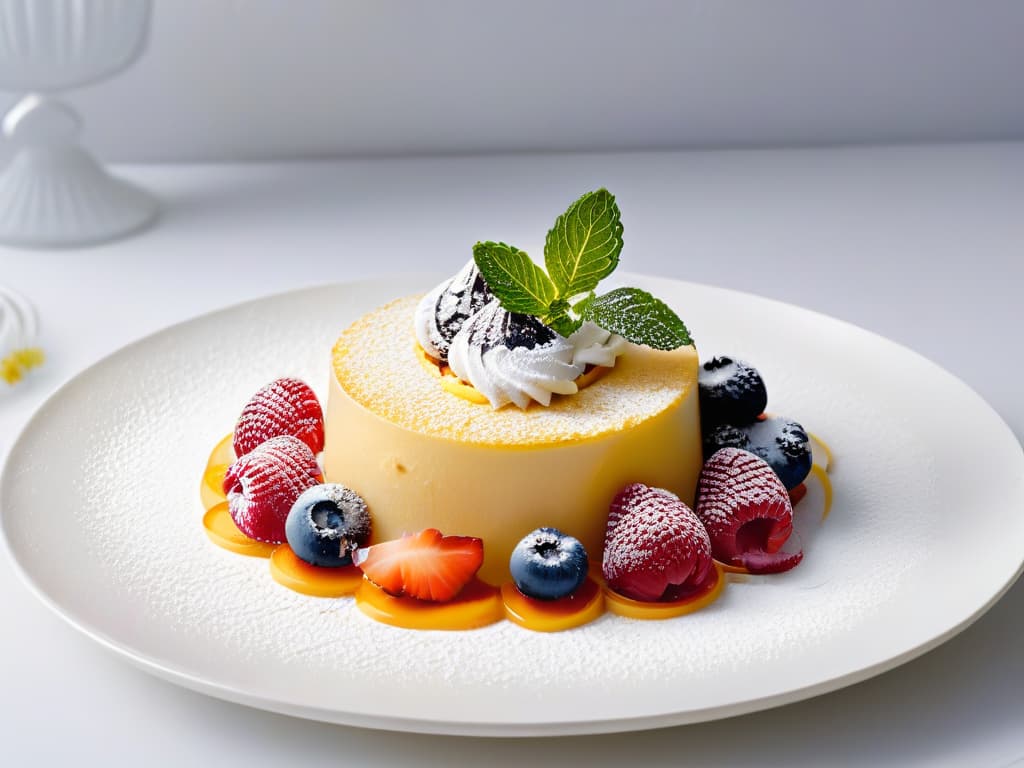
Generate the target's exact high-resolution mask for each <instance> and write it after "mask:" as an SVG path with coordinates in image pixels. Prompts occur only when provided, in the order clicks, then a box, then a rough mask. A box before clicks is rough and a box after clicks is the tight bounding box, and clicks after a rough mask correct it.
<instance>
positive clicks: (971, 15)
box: [4, 0, 1024, 160]
mask: <svg viewBox="0 0 1024 768" xmlns="http://www.w3.org/2000/svg"><path fill="white" fill-rule="evenodd" d="M1022 41H1024V2H1014V1H1013V0H749V1H744V0H680V1H679V2H666V1H665V0H634V1H633V2H625V1H624V0H623V1H621V2H615V3H613V2H600V1H598V0H590V1H589V2H588V1H587V0H560V1H556V0H548V1H544V0H517V1H516V2H508V1H503V2H493V1H491V2H484V1H483V0H432V1H430V2H414V1H413V0H406V1H405V2H400V1H399V0H235V1H234V2H228V1H227V0H156V7H155V12H154V18H153V28H152V36H151V44H150V47H149V50H148V51H147V53H146V54H145V55H144V57H143V58H142V59H141V60H140V61H139V62H138V64H137V65H136V66H135V68H133V69H132V70H131V71H129V72H126V73H124V74H122V75H120V76H118V77H117V78H115V79H113V80H110V81H107V82H105V83H101V84H98V85H95V86H91V87H89V88H86V89H83V90H81V91H79V92H75V93H73V95H72V97H71V100H72V101H73V102H74V103H75V104H76V105H78V106H79V107H80V108H81V111H82V112H83V114H84V116H85V118H86V123H87V126H88V132H87V136H86V138H87V142H88V143H89V144H90V145H91V146H93V147H95V148H96V149H98V150H99V151H100V152H101V153H102V154H104V155H105V156H107V157H110V158H115V159H119V160H153V159H155V160H208V159H238V158H264V157H291V156H321V155H332V154H353V153H394V152H428V151H429V152H435V151H439V152H477V151H492V150H526V149H529V150H534V149H609V148H636V147H670V146H671V147H677V146H708V145H731V146H736V145H778V144H806V143H812V144H820V143H836V142H841V143H846V142H891V141H909V140H913V141H918V140H962V139H974V138H984V139H1003V138H1022V137H1024V92H1022V91H1024V89H1022V87H1021V84H1022V82H1024V76H1022V73H1024V42H1022ZM4 101H6V102H9V101H10V96H8V98H7V99H5V100H4Z"/></svg>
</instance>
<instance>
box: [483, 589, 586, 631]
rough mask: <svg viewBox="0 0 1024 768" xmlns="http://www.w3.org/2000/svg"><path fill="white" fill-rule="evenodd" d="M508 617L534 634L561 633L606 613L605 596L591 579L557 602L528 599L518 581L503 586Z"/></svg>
mask: <svg viewBox="0 0 1024 768" xmlns="http://www.w3.org/2000/svg"><path fill="white" fill-rule="evenodd" d="M501 599H502V601H503V602H504V604H505V618H507V619H508V620H509V621H512V622H514V623H516V624H518V625H519V626H521V627H525V628H526V629H532V630H533V631H534V632H561V631H562V630H564V629H572V628H573V627H579V626H582V625H583V624H586V623H588V622H591V621H593V620H594V619H596V618H597V617H598V616H600V615H601V613H602V612H603V611H604V594H603V592H602V590H601V587H600V586H598V584H597V582H596V581H594V580H593V579H590V578H587V579H585V580H584V581H583V583H582V584H581V585H580V586H579V587H577V588H576V589H575V590H574V591H573V592H572V594H570V595H568V596H566V597H562V598H560V599H557V600H538V599H536V598H533V597H527V596H526V595H524V594H523V593H522V591H520V589H519V588H518V587H517V586H516V585H515V583H514V582H508V583H506V584H503V585H502V587H501Z"/></svg>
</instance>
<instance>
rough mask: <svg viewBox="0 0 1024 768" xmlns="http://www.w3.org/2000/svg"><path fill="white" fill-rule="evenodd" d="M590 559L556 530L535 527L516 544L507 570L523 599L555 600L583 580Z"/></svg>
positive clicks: (568, 537) (569, 593)
mask: <svg viewBox="0 0 1024 768" xmlns="http://www.w3.org/2000/svg"><path fill="white" fill-rule="evenodd" d="M589 567H590V560H589V558H588V557H587V550H586V549H584V547H583V545H582V544H581V543H580V541H579V539H575V538H573V537H572V536H566V535H565V534H564V533H562V532H561V531H560V530H558V529H557V528H538V529H537V530H535V531H533V532H532V533H530V534H528V535H527V536H526V537H524V538H523V540H522V541H520V542H519V543H518V544H517V545H516V548H515V549H514V550H512V557H511V558H510V559H509V564H508V568H509V571H511V573H512V580H513V581H514V582H515V583H516V587H517V588H518V589H519V591H520V592H522V593H523V594H524V595H526V596H527V597H532V598H535V599H537V600H558V599H559V598H562V597H568V596H569V595H571V594H572V593H573V592H575V591H576V590H577V589H579V588H580V585H582V584H583V582H584V581H586V578H587V569H588V568H589Z"/></svg>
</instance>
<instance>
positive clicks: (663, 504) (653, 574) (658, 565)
mask: <svg viewBox="0 0 1024 768" xmlns="http://www.w3.org/2000/svg"><path fill="white" fill-rule="evenodd" d="M713 568H714V564H713V562H712V558H711V542H710V540H709V539H708V534H707V531H705V530H704V526H703V525H701V522H700V520H698V519H697V516H696V515H695V514H694V513H693V511H692V510H691V509H690V508H689V507H688V506H686V504H684V503H683V502H682V501H681V500H680V499H679V498H678V497H676V496H675V495H674V494H672V493H669V492H668V491H665V490H662V489H660V488H650V487H648V486H646V485H642V484H641V483H634V484H633V485H628V486H626V487H625V488H624V489H623V490H622V491H621V492H620V493H619V494H618V495H617V496H616V497H615V499H614V500H613V501H612V504H611V507H610V509H609V512H608V527H607V529H606V531H605V539H604V558H603V561H602V563H601V571H602V572H603V574H604V578H605V581H607V582H608V586H609V587H611V588H612V589H613V590H615V591H616V592H618V593H620V594H622V595H625V596H626V597H629V598H632V599H633V600H645V601H648V602H650V601H655V600H659V599H662V598H663V597H666V596H668V595H669V594H677V593H681V592H686V591H688V590H689V589H691V588H694V587H698V586H700V585H701V584H703V583H704V581H705V580H706V579H707V578H708V576H709V574H711V573H712V571H713Z"/></svg>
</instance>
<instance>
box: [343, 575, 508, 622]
mask: <svg viewBox="0 0 1024 768" xmlns="http://www.w3.org/2000/svg"><path fill="white" fill-rule="evenodd" d="M356 606H357V607H358V608H359V610H360V611H362V612H363V613H364V614H366V615H367V616H369V617H370V618H371V619H374V620H375V621H380V622H383V623H384V624H390V625H392V626H394V627H404V628H405V629H441V630H461V629H476V628H478V627H485V626H487V625H488V624H493V623H495V622H496V621H500V620H501V618H502V617H503V616H504V608H503V607H502V603H501V593H500V591H499V590H498V588H497V587H492V586H491V585H490V584H486V583H484V582H482V581H480V580H479V579H476V578H474V579H470V581H469V583H467V584H466V585H465V586H464V587H463V588H462V589H461V590H460V591H459V594H458V595H457V596H456V597H455V598H453V599H451V600H449V601H448V602H446V603H434V602H429V601H427V600H417V599H416V598H414V597H398V596H395V595H389V594H388V593H387V592H385V591H384V590H383V589H381V588H380V587H378V586H377V585H376V584H374V583H373V582H371V581H370V580H368V579H363V582H362V584H360V585H359V589H358V590H357V591H356Z"/></svg>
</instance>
